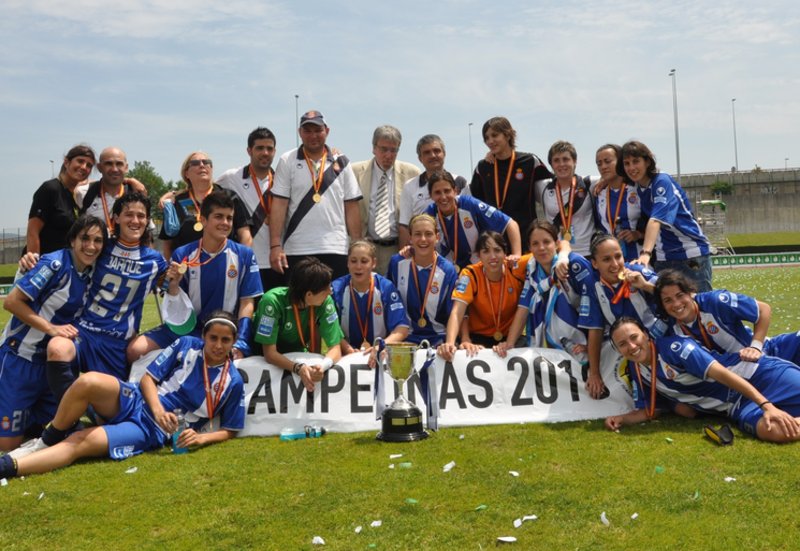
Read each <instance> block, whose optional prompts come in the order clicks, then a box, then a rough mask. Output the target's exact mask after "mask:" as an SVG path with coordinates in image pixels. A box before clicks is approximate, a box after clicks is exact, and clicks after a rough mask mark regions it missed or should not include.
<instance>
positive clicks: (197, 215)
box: [189, 184, 214, 231]
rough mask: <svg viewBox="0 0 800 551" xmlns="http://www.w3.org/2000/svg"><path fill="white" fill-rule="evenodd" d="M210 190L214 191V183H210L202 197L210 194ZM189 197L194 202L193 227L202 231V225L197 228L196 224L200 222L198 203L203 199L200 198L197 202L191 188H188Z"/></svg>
mask: <svg viewBox="0 0 800 551" xmlns="http://www.w3.org/2000/svg"><path fill="white" fill-rule="evenodd" d="M212 191H214V184H211V187H209V188H208V191H207V192H206V194H205V195H203V199H205V198H206V197H208V196H209V195H210V194H211V192H212ZM189 198H190V199H191V200H192V203H193V204H194V211H195V212H194V219H195V225H194V229H195V231H203V228H202V227H201V228H200V229H197V225H198V224H199V223H200V205H201V204H202V203H203V200H202V199H201V200H200V202H198V201H197V199H195V196H194V191H193V190H192V188H189Z"/></svg>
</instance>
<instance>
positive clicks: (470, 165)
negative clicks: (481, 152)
mask: <svg viewBox="0 0 800 551" xmlns="http://www.w3.org/2000/svg"><path fill="white" fill-rule="evenodd" d="M467 132H468V133H469V171H468V172H467V174H472V171H473V169H474V168H475V165H474V164H472V123H469V124H468V125H467Z"/></svg>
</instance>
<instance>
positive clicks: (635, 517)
mask: <svg viewBox="0 0 800 551" xmlns="http://www.w3.org/2000/svg"><path fill="white" fill-rule="evenodd" d="M637 518H639V513H633V514H632V515H631V520H636V519H637Z"/></svg>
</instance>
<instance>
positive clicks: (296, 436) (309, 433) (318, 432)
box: [280, 425, 328, 441]
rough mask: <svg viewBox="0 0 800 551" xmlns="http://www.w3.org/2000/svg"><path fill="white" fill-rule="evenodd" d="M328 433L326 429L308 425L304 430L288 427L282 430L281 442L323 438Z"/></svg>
mask: <svg viewBox="0 0 800 551" xmlns="http://www.w3.org/2000/svg"><path fill="white" fill-rule="evenodd" d="M326 432H328V431H327V430H325V427H320V426H318V425H313V426H312V425H306V426H305V427H303V428H302V429H299V430H298V429H294V428H291V427H286V428H284V429H281V434H280V440H284V441H286V440H303V439H305V438H321V437H322V436H324V435H325V433H326Z"/></svg>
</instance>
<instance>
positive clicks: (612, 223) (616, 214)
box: [606, 183, 626, 235]
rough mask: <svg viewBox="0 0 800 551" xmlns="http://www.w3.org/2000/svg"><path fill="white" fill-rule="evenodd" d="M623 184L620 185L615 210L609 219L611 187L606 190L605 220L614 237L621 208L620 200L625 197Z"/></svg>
mask: <svg viewBox="0 0 800 551" xmlns="http://www.w3.org/2000/svg"><path fill="white" fill-rule="evenodd" d="M625 191H626V189H625V184H624V183H623V184H622V187H621V188H619V197H617V208H616V210H615V211H614V218H613V219H612V218H611V186H608V188H607V189H606V218H608V227H609V229H610V230H611V235H614V232H615V231H616V229H617V221H618V220H619V211H620V209H621V208H622V198H623V197H624V196H625V195H626V193H625Z"/></svg>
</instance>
